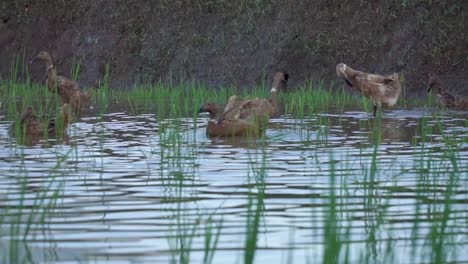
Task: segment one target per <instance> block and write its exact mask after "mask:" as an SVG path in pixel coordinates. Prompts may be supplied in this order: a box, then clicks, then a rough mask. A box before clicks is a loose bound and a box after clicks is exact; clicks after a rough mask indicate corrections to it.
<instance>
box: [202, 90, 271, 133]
mask: <svg viewBox="0 0 468 264" xmlns="http://www.w3.org/2000/svg"><path fill="white" fill-rule="evenodd" d="M239 102H240V104H237V103H239ZM230 103H231V104H230ZM228 105H232V106H233V107H230V108H229V107H226V111H224V112H223V113H222V114H221V115H220V116H219V113H218V114H216V113H215V112H213V111H211V110H210V109H211V107H212V105H211V103H208V104H207V105H205V106H203V107H202V108H200V111H201V112H208V113H210V116H212V117H216V116H218V118H217V119H210V120H209V121H208V125H207V128H206V134H207V135H208V136H209V137H231V136H253V137H256V136H259V135H260V134H261V133H262V132H263V130H264V128H265V127H266V124H267V122H268V118H269V116H268V113H269V112H271V111H273V109H272V107H271V104H270V103H269V102H268V100H266V99H253V100H243V101H239V100H238V98H237V97H236V96H231V98H230V99H229V102H228V104H227V106H228Z"/></svg>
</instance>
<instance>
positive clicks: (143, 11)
mask: <svg viewBox="0 0 468 264" xmlns="http://www.w3.org/2000/svg"><path fill="white" fill-rule="evenodd" d="M431 2H432V3H429V2H428V1H416V0H413V1H401V0H400V1H396V0H391V1H324V0H323V1H320V0H318V1H306V0H301V1H245V0H238V1H222V0H219V1H202V0H192V1H182V0H178V1H167V0H160V1H152V2H149V1H141V0H132V1H121V0H113V1H104V0H96V1H58V0H52V1H41V0H35V1H25V0H17V1H7V2H5V3H4V4H3V5H2V6H0V47H1V49H0V71H1V73H2V74H3V76H6V77H8V76H9V72H10V70H11V69H12V65H13V63H14V61H15V58H20V60H22V58H23V57H24V60H25V61H28V60H29V59H30V58H32V57H33V54H35V53H37V52H38V51H40V50H48V51H50V52H51V54H52V56H53V58H54V60H55V65H56V66H57V68H58V70H59V73H61V74H64V75H70V72H71V70H72V68H73V67H74V65H75V66H76V65H80V67H79V77H78V80H79V82H80V83H81V84H82V85H83V86H89V85H91V84H93V83H94V82H95V81H96V80H98V79H100V78H102V77H103V75H104V74H105V72H106V65H108V66H109V69H110V72H109V77H110V80H111V87H112V88H114V87H131V86H132V85H133V84H134V83H135V82H146V81H157V80H164V81H168V80H172V81H178V80H181V79H193V80H199V81H202V82H203V83H205V84H206V85H207V86H209V87H214V88H215V87H219V86H230V85H237V86H241V87H248V86H251V85H254V84H256V83H260V82H261V81H262V80H263V79H264V78H267V79H269V80H271V78H272V75H273V74H274V72H275V71H276V70H286V71H288V72H289V73H290V76H291V78H290V81H289V83H290V86H292V87H294V86H297V85H300V84H302V83H303V82H304V81H305V80H307V79H312V80H317V81H319V80H324V81H325V84H326V85H328V86H336V87H340V86H342V85H343V84H342V82H340V80H338V78H337V77H336V74H335V65H336V64H337V63H338V62H345V63H347V64H349V65H350V66H353V67H355V68H358V69H362V70H365V71H370V72H379V73H391V72H395V71H398V72H400V73H402V76H403V78H404V83H405V85H404V87H405V89H406V94H409V95H418V94H423V93H424V90H425V88H426V82H427V76H428V74H429V73H435V74H438V75H440V77H441V79H442V80H443V81H444V82H445V83H446V84H447V85H448V86H450V87H451V89H452V90H455V91H458V92H461V93H465V94H466V93H468V69H467V63H468V33H467V32H468V31H467V30H466V29H467V28H468V27H467V24H468V23H467V21H468V15H467V12H466V9H467V3H465V1H438V2H437V3H435V2H436V1H431ZM25 71H26V70H25V69H23V70H21V69H20V73H19V76H20V77H23V78H24V76H25V73H24V72H25ZM29 73H30V76H31V78H32V79H33V80H34V81H37V82H40V81H42V79H43V77H44V66H43V65H41V64H35V65H32V66H30V69H29Z"/></svg>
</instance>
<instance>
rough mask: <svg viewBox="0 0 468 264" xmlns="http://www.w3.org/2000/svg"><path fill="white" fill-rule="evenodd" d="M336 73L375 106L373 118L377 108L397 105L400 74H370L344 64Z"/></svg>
mask: <svg viewBox="0 0 468 264" xmlns="http://www.w3.org/2000/svg"><path fill="white" fill-rule="evenodd" d="M336 73H337V74H338V76H339V77H341V78H342V79H343V80H344V81H345V82H346V83H347V84H348V85H349V86H350V87H352V88H353V89H355V90H359V91H360V92H361V93H362V94H363V95H364V96H365V97H367V98H369V99H370V100H371V101H372V104H373V106H374V107H373V108H374V109H373V116H374V117H375V115H376V112H377V107H390V106H393V105H395V104H396V102H397V100H398V97H399V96H400V92H401V84H400V80H399V76H398V73H393V74H391V75H379V74H370V73H365V72H362V71H356V70H354V69H352V68H351V67H349V66H347V65H346V64H344V63H339V64H338V65H337V66H336Z"/></svg>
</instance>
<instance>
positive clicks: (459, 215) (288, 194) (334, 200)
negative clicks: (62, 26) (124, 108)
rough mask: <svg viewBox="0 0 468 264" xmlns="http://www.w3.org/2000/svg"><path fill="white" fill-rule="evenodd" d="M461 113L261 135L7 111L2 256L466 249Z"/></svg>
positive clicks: (416, 113) (429, 255)
mask: <svg viewBox="0 0 468 264" xmlns="http://www.w3.org/2000/svg"><path fill="white" fill-rule="evenodd" d="M435 113H437V114H435ZM466 118H467V113H466V112H444V113H442V114H440V113H439V112H438V111H436V110H427V109H422V108H421V109H408V110H393V111H392V110H386V111H385V113H384V115H383V117H382V119H381V120H379V119H376V120H374V119H373V118H370V116H369V114H367V113H365V112H357V111H348V112H346V111H345V112H344V113H342V114H319V115H316V116H311V117H306V118H303V119H295V118H292V117H288V116H284V117H282V118H278V119H273V120H271V122H270V125H269V128H268V130H267V133H266V136H265V138H260V139H255V140H253V139H249V138H226V139H220V138H215V139H210V138H207V137H206V135H205V129H206V124H207V118H205V117H200V118H198V119H193V118H182V119H165V120H157V119H156V117H155V115H154V114H141V115H132V114H129V113H126V112H114V113H109V114H104V115H103V116H101V117H93V116H88V117H85V118H82V119H81V120H79V122H77V123H74V124H72V125H71V126H70V129H69V132H68V138H66V139H65V140H63V141H56V140H54V139H49V140H48V141H44V140H40V141H37V142H28V144H20V143H19V142H18V141H17V140H16V139H15V138H13V137H11V136H10V135H9V133H8V130H9V126H10V125H11V122H9V121H6V120H5V117H0V170H1V173H0V201H1V202H0V211H1V215H2V216H0V224H1V227H0V230H1V238H0V252H2V253H0V255H2V256H1V261H2V262H34V263H39V262H47V263H70V262H79V263H96V262H98V263H107V262H109V263H142V262H145V263H168V262H169V261H171V262H183V263H189V262H190V263H209V262H213V263H244V262H251V260H254V262H256V263H268V262H269V263H293V262H294V263H317V262H334V261H337V262H339V263H344V262H351V263H430V262H441V263H443V262H446V261H451V262H454V263H466V262H467V261H468V252H467V251H466V248H467V247H468V191H467V189H468V188H467V187H468V123H467V119H466ZM255 245H256V246H255Z"/></svg>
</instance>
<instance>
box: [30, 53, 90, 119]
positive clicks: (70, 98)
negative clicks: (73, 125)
mask: <svg viewBox="0 0 468 264" xmlns="http://www.w3.org/2000/svg"><path fill="white" fill-rule="evenodd" d="M38 59H39V60H42V61H43V62H44V63H45V65H46V67H47V69H46V71H47V81H46V84H47V88H48V89H49V91H50V92H52V93H57V94H58V95H59V97H60V101H61V103H62V105H64V104H69V105H70V107H71V108H72V110H73V112H74V113H76V114H79V113H80V112H82V111H83V110H85V109H87V108H88V107H89V105H90V101H91V97H92V92H91V90H89V91H88V93H86V94H84V93H82V92H81V91H80V89H79V87H78V83H77V82H75V81H72V80H70V79H68V78H66V77H63V76H57V74H56V72H55V69H54V65H53V64H52V58H51V56H50V54H49V53H48V52H46V51H41V52H39V54H38V55H37V56H36V57H34V59H33V60H32V61H31V63H33V62H35V61H36V60H38Z"/></svg>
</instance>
